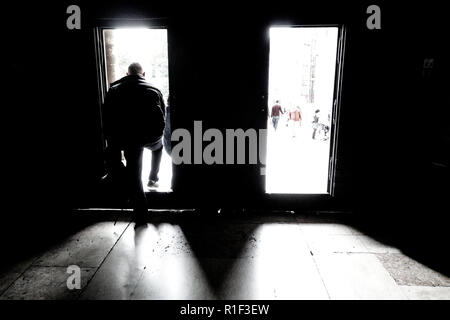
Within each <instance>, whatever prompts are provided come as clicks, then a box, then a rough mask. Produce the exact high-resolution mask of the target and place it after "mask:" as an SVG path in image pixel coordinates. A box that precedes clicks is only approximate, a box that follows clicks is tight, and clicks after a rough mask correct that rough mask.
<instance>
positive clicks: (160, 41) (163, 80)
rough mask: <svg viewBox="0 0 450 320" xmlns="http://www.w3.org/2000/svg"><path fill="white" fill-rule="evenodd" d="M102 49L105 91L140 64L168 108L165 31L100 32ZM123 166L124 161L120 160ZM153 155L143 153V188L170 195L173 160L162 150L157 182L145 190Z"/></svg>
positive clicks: (119, 29) (146, 151) (154, 29)
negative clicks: (137, 63)
mask: <svg viewBox="0 0 450 320" xmlns="http://www.w3.org/2000/svg"><path fill="white" fill-rule="evenodd" d="M102 31H103V34H102V37H103V48H104V63H105V69H106V70H105V71H106V72H105V77H106V84H107V88H109V87H110V85H111V83H113V82H114V81H116V80H119V79H120V78H122V77H124V76H125V75H126V72H127V69H128V66H129V65H130V64H131V63H133V62H139V63H140V64H141V65H142V67H143V69H144V71H145V79H146V81H147V82H149V83H150V84H152V85H153V86H155V87H156V88H158V89H159V90H160V91H161V93H162V94H163V98H164V101H165V103H166V106H167V99H168V97H169V65H168V64H169V61H168V60H169V59H168V45H167V29H165V28H158V29H156V28H114V29H103V30H102ZM123 162H124V163H126V160H125V159H123ZM151 162H152V152H151V151H150V150H148V149H144V155H143V164H142V184H143V186H144V189H145V190H146V191H156V192H170V191H172V184H171V181H172V160H171V158H170V156H169V155H168V154H167V152H166V151H165V150H163V153H162V157H161V164H160V169H159V181H157V183H156V184H154V185H152V186H151V187H149V186H148V182H149V174H150V169H151Z"/></svg>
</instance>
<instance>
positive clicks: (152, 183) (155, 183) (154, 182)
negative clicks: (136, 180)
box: [147, 180, 159, 188]
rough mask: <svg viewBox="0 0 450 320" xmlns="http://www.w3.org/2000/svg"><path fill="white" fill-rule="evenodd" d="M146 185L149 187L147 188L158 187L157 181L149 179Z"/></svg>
mask: <svg viewBox="0 0 450 320" xmlns="http://www.w3.org/2000/svg"><path fill="white" fill-rule="evenodd" d="M147 187H149V188H158V187H159V184H158V181H155V180H150V181H149V182H148V184H147Z"/></svg>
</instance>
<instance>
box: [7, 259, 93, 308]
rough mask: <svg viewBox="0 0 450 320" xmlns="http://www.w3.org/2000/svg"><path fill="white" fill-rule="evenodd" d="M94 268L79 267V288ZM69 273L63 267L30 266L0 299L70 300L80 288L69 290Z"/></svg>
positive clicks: (78, 292) (83, 284) (86, 280)
mask: <svg viewBox="0 0 450 320" xmlns="http://www.w3.org/2000/svg"><path fill="white" fill-rule="evenodd" d="M94 272H95V269H94V268H81V289H82V288H83V287H84V286H86V284H87V282H88V281H89V280H90V278H91V277H92V275H93V274H94ZM69 276H70V274H69V273H67V268H64V267H31V268H30V269H28V270H27V271H26V272H25V273H24V274H23V275H22V276H21V277H20V278H19V279H18V280H17V281H15V282H14V284H13V285H12V286H11V287H10V288H9V289H8V290H7V291H6V292H5V293H4V294H3V295H2V296H1V299H2V300H72V299H76V298H77V297H78V295H79V294H80V292H81V291H80V290H78V289H73V290H69V289H68V287H67V279H68V278H69Z"/></svg>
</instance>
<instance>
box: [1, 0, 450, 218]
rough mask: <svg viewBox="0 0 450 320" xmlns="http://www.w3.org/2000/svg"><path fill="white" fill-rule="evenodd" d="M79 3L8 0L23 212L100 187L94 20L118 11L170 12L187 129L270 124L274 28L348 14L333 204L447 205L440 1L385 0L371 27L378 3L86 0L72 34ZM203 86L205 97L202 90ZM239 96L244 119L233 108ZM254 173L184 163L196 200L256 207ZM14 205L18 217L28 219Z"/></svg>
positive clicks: (373, 207) (16, 195)
mask: <svg viewBox="0 0 450 320" xmlns="http://www.w3.org/2000/svg"><path fill="white" fill-rule="evenodd" d="M436 3H437V2H436ZM70 4H72V2H69V1H62V2H61V3H58V4H53V3H46V2H40V3H39V4H27V5H23V4H19V5H18V4H12V5H10V6H8V10H7V12H8V13H9V15H10V19H8V24H9V26H10V28H9V32H8V35H7V41H8V42H7V43H8V46H7V51H8V53H9V54H10V58H9V62H8V63H7V64H8V66H7V67H8V70H9V69H10V71H9V72H8V75H7V80H8V84H7V86H6V87H5V89H6V90H5V91H6V93H7V97H8V98H9V99H8V105H7V107H6V108H5V111H4V112H5V118H4V119H7V126H6V127H4V128H3V130H5V133H4V134H3V137H4V140H5V143H4V146H5V147H4V148H5V149H4V150H5V152H6V156H5V157H4V158H5V159H4V160H5V161H6V164H5V166H4V172H5V179H4V185H5V186H7V190H8V191H7V199H8V201H9V202H11V203H13V204H16V205H17V206H16V208H22V207H23V208H39V207H47V208H48V209H49V212H53V213H54V215H53V214H49V215H48V217H49V219H53V218H54V216H57V217H60V216H61V215H60V212H61V210H64V209H68V208H70V207H76V206H79V205H80V200H84V199H91V198H93V197H95V194H96V192H97V186H98V180H99V178H100V177H101V176H102V175H103V173H104V168H103V154H102V143H101V129H100V126H99V123H100V113H99V108H98V90H97V89H98V87H97V85H98V84H97V74H96V63H95V52H94V36H93V28H94V27H95V26H97V25H98V24H99V23H100V22H99V21H101V19H103V18H107V19H108V18H114V17H132V18H138V19H141V18H161V17H164V18H168V21H170V31H169V37H170V39H169V41H170V46H171V47H170V50H171V61H170V63H171V65H170V68H171V71H170V72H171V74H170V76H171V84H170V85H171V90H173V92H175V98H176V99H175V102H174V112H173V113H174V120H173V121H174V124H175V127H187V128H189V127H192V122H193V120H203V126H204V129H206V128H208V127H217V128H239V127H242V128H251V127H254V126H256V127H257V126H259V124H260V123H261V114H262V112H261V107H262V105H264V99H263V98H262V97H261V96H262V95H264V92H265V90H266V83H267V82H266V81H267V79H266V77H267V59H266V53H267V43H266V42H265V39H264V30H265V28H266V27H267V26H268V25H270V23H272V22H291V23H295V24H328V23H339V24H345V25H346V27H347V43H346V56H345V69H344V82H343V95H342V105H341V119H340V120H341V126H340V136H339V145H338V160H337V177H336V183H337V189H336V194H337V199H338V200H341V201H339V202H336V206H337V205H339V206H341V207H345V208H351V209H354V210H355V212H360V214H361V215H369V212H371V211H372V215H370V216H372V217H373V216H379V215H385V216H386V217H389V218H392V217H399V216H401V217H405V216H408V214H410V212H412V211H414V210H416V209H417V208H418V206H416V205H415V203H416V202H417V203H420V204H424V205H431V204H437V203H440V205H441V206H440V207H441V208H445V206H446V200H443V199H445V198H444V197H436V194H437V193H431V192H430V190H435V189H437V190H438V191H439V192H440V193H441V194H445V192H444V191H443V190H448V189H445V188H446V187H447V188H448V186H447V184H446V182H444V181H446V180H445V178H444V177H446V176H448V167H447V169H445V168H444V167H442V166H439V167H436V166H434V167H433V166H431V163H432V162H438V163H443V164H445V163H446V164H447V165H448V163H449V156H448V150H449V149H450V148H449V140H448V139H449V138H448V136H449V134H448V132H449V122H448V95H446V91H445V88H446V84H448V80H447V76H446V74H447V72H448V70H449V68H448V60H446V59H447V57H448V49H446V48H445V47H444V46H443V43H444V39H445V37H444V36H443V35H444V34H445V32H446V31H447V30H448V27H447V26H446V25H445V24H444V21H445V19H444V14H443V13H442V10H441V8H440V7H439V5H437V4H436V5H434V4H433V3H427V6H424V5H421V4H418V3H417V4H411V3H408V2H396V3H395V4H393V3H392V2H389V3H388V2H378V4H379V5H380V7H381V9H382V29H381V30H376V31H371V30H368V29H367V28H366V19H367V14H366V13H365V11H366V8H367V6H368V5H369V4H372V3H371V2H347V1H346V2H336V1H334V2H333V1H327V2H325V1H322V2H314V4H313V3H311V2H309V3H306V2H300V3H295V4H292V3H285V2H279V1H277V2H276V3H273V4H265V5H264V6H263V5H258V4H251V5H250V4H248V5H244V4H243V3H242V2H230V1H227V2H219V3H217V2H208V3H206V4H204V3H200V2H194V3H191V2H189V3H185V2H184V3H175V2H169V1H164V2H160V3H156V2H154V1H152V2H148V1H139V2H134V1H126V2H125V1H123V2H121V1H112V2H111V1H108V2H106V1H105V2H87V1H86V2H85V1H78V2H77V4H79V5H80V7H81V10H82V29H81V30H68V29H67V28H66V18H67V14H66V13H65V11H66V8H67V6H68V5H70ZM427 57H431V58H434V59H435V66H434V69H433V70H432V71H431V75H429V76H428V77H427V78H424V77H423V75H422V71H423V68H422V65H423V59H424V58H427ZM175 79H176V80H175ZM199 90H204V91H205V92H206V99H203V100H202V99H198V94H197V93H198V92H199ZM230 105H232V106H233V107H232V108H233V110H236V113H239V116H238V117H236V116H235V115H234V114H232V113H231V114H230V113H228V112H226V110H229V108H230ZM258 170H259V168H258V167H255V166H246V167H242V166H220V167H214V166H186V167H185V168H181V169H180V170H178V171H177V177H176V179H177V180H178V184H177V185H178V186H179V190H180V192H178V195H179V196H180V197H181V198H183V197H184V198H188V199H191V200H192V199H194V200H192V201H193V202H192V203H193V204H199V205H200V204H202V203H204V202H208V201H210V202H211V203H216V202H217V203H221V204H223V203H230V201H231V202H233V201H236V202H239V201H242V202H244V203H246V204H249V205H252V204H254V205H257V204H258V203H260V202H259V200H260V195H259V194H260V191H261V188H262V185H261V181H262V180H261V177H260V176H259V171H258ZM438 182H440V183H441V184H438ZM432 188H433V189H432ZM412 199H413V200H414V201H411V200H412ZM430 199H431V200H430ZM202 201H203V202H202ZM301 202H302V199H300V200H298V199H297V200H296V201H295V202H294V203H293V204H294V205H299V206H301ZM274 203H276V204H277V205H280V206H281V205H282V204H283V203H282V202H274ZM50 209H51V210H50ZM16 211H17V212H16V213H14V215H15V216H24V217H25V218H26V219H29V218H30V217H29V214H28V213H26V212H23V210H20V209H18V210H16ZM420 214H421V213H417V215H416V216H417V217H420ZM427 215H431V213H427ZM440 217H442V215H441V214H435V215H433V219H435V218H440ZM40 218H42V216H40Z"/></svg>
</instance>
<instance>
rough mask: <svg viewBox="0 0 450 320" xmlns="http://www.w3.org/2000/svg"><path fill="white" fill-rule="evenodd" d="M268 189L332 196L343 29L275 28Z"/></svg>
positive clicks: (287, 192)
mask: <svg viewBox="0 0 450 320" xmlns="http://www.w3.org/2000/svg"><path fill="white" fill-rule="evenodd" d="M269 32H270V55H269V96H268V99H269V100H268V112H269V114H268V123H267V128H268V130H267V131H268V133H267V160H266V193H275V194H277V193H279V194H329V193H330V189H329V182H330V176H331V175H330V170H332V168H331V165H330V163H331V161H330V157H331V156H332V150H333V147H334V146H333V142H334V139H333V130H332V129H333V119H335V117H336V114H335V113H336V112H337V110H336V108H335V105H336V103H335V102H336V94H335V93H336V81H337V77H336V70H337V68H336V66H337V63H338V60H339V59H337V54H338V40H339V28H338V27H272V28H270V30H269Z"/></svg>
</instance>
